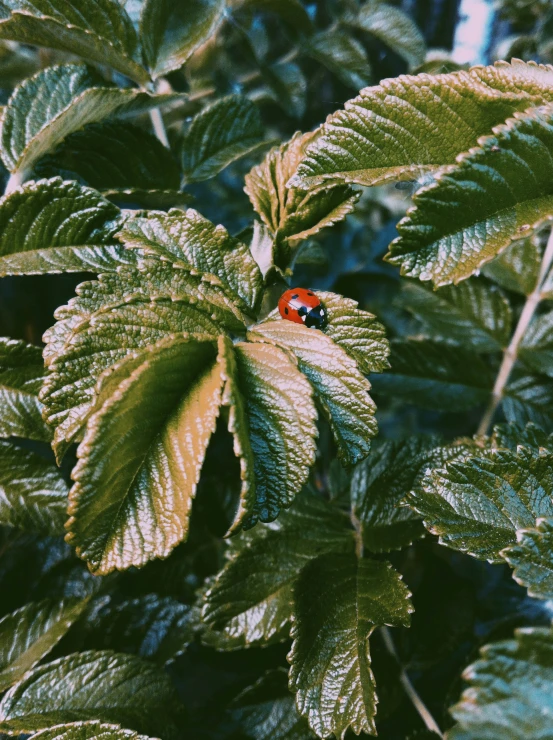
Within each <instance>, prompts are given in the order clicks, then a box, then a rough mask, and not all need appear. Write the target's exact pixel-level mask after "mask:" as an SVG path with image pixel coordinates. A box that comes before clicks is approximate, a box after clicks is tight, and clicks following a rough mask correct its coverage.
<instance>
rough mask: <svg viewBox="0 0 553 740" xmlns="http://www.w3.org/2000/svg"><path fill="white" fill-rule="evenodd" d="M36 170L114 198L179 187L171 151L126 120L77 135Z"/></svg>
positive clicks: (93, 125)
mask: <svg viewBox="0 0 553 740" xmlns="http://www.w3.org/2000/svg"><path fill="white" fill-rule="evenodd" d="M34 171H35V174H36V175H37V176H39V177H46V178H50V177H56V176H61V177H62V178H63V179H64V180H77V181H78V182H79V183H81V184H82V185H89V186H90V187H92V188H95V189H96V190H100V191H102V192H105V191H107V192H109V194H110V196H111V197H113V196H114V195H115V194H116V193H117V192H118V191H125V190H131V191H137V190H144V191H149V190H160V191H163V190H174V191H178V190H179V188H180V172H179V167H178V165H177V162H176V160H175V158H174V157H173V156H172V154H171V152H170V151H169V150H168V149H167V148H166V147H164V146H163V144H162V143H161V142H160V141H159V139H157V138H156V137H155V136H154V135H153V134H150V133H149V132H148V131H145V130H144V129H141V128H138V127H137V126H133V125H132V124H130V123H125V122H123V121H116V122H111V121H110V122H105V123H91V124H89V125H88V126H85V127H84V128H83V130H81V131H76V132H75V133H73V134H71V135H70V136H68V137H67V139H65V141H64V142H63V144H62V145H61V146H59V147H58V148H57V149H56V150H55V151H54V152H53V153H52V154H50V155H48V156H47V157H44V158H43V159H42V160H41V161H40V162H39V163H38V165H37V166H36V167H35V170H34ZM124 195H125V193H124V192H122V193H121V196H122V197H123V196H124ZM182 196H183V197H185V196H184V194H182ZM127 199H128V200H131V199H132V197H129V196H127Z"/></svg>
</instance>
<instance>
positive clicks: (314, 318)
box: [305, 303, 326, 329]
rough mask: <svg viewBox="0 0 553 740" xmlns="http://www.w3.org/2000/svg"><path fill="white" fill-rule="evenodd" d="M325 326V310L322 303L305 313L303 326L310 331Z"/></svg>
mask: <svg viewBox="0 0 553 740" xmlns="http://www.w3.org/2000/svg"><path fill="white" fill-rule="evenodd" d="M325 325H326V310H325V308H324V306H323V305H322V303H320V304H319V305H318V306H315V308H311V309H310V310H309V311H307V316H306V317H305V326H307V327H309V328H310V329H322V328H323V327H324V326H325Z"/></svg>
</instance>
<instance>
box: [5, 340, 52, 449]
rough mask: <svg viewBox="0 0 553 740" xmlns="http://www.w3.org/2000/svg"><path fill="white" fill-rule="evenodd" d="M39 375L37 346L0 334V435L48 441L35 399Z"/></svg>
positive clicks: (40, 365)
mask: <svg viewBox="0 0 553 740" xmlns="http://www.w3.org/2000/svg"><path fill="white" fill-rule="evenodd" d="M43 378H44V364H43V362H42V353H41V351H40V347H34V346H32V345H31V344H27V343H26V342H22V341H17V340H15V339H5V338H3V337H0V407H1V412H0V437H27V438H28V439H35V440H38V441H40V442H49V441H50V439H51V438H52V435H51V432H50V430H49V429H48V427H47V426H46V424H45V423H44V421H43V419H42V404H41V403H40V402H39V400H38V391H39V389H40V386H41V384H42V380H43Z"/></svg>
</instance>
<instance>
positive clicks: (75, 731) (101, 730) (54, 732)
mask: <svg viewBox="0 0 553 740" xmlns="http://www.w3.org/2000/svg"><path fill="white" fill-rule="evenodd" d="M33 737H34V738H37V740H146V738H145V737H144V736H143V735H138V734H137V733H136V732H134V731H133V730H124V729H123V728H121V727H120V726H119V725H110V724H106V723H105V722H96V721H94V720H92V721H90V722H70V723H69V724H65V725H55V726H54V727H48V728H47V729H46V730H41V731H40V732H37V733H35V734H34V735H33Z"/></svg>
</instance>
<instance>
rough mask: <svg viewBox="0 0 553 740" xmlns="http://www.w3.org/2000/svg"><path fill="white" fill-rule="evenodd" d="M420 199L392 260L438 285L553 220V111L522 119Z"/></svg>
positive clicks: (470, 270)
mask: <svg viewBox="0 0 553 740" xmlns="http://www.w3.org/2000/svg"><path fill="white" fill-rule="evenodd" d="M495 131H496V134H495V136H488V137H486V138H484V139H480V142H479V143H480V146H479V147H477V148H474V149H471V150H470V151H469V152H468V153H467V154H464V155H463V156H460V157H459V160H458V164H457V165H456V166H453V167H450V168H448V169H447V170H444V171H442V172H441V173H438V174H437V175H436V182H435V183H434V184H432V185H429V186H428V187H426V188H422V189H421V190H419V191H418V192H417V194H416V195H415V196H414V199H413V202H414V206H413V208H411V209H410V210H409V213H408V214H407V216H406V217H405V218H403V219H402V220H401V221H400V223H399V224H398V232H399V236H398V237H397V239H395V240H394V241H393V242H392V243H391V245H390V251H389V253H388V255H387V256H386V258H387V260H388V261H389V262H391V263H392V264H394V265H398V266H401V272H402V274H404V275H408V276H409V277H418V278H420V279H421V280H432V281H433V283H434V284H435V285H436V286H437V287H439V286H440V285H446V284H448V283H451V282H454V283H457V282H459V281H460V280H463V279H464V278H467V277H469V276H470V275H472V274H474V273H475V272H476V271H477V270H478V269H479V268H480V267H481V266H482V265H483V264H484V263H486V262H489V261H490V260H491V259H492V258H493V257H495V255H496V254H499V252H501V250H502V249H505V247H508V246H509V244H510V243H511V241H512V240H513V239H514V238H519V237H520V236H521V235H522V234H524V232H525V231H529V230H530V229H532V228H535V227H536V226H537V225H539V224H540V223H541V222H542V221H543V220H544V219H545V218H547V217H548V216H549V215H550V214H553V186H552V184H551V175H552V174H553V158H552V157H551V156H550V150H551V147H552V146H553V107H544V108H540V109H536V110H533V111H529V112H527V113H525V114H516V115H515V118H512V119H509V120H508V121H507V123H506V124H505V125H504V126H498V127H497V128H496V129H495Z"/></svg>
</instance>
